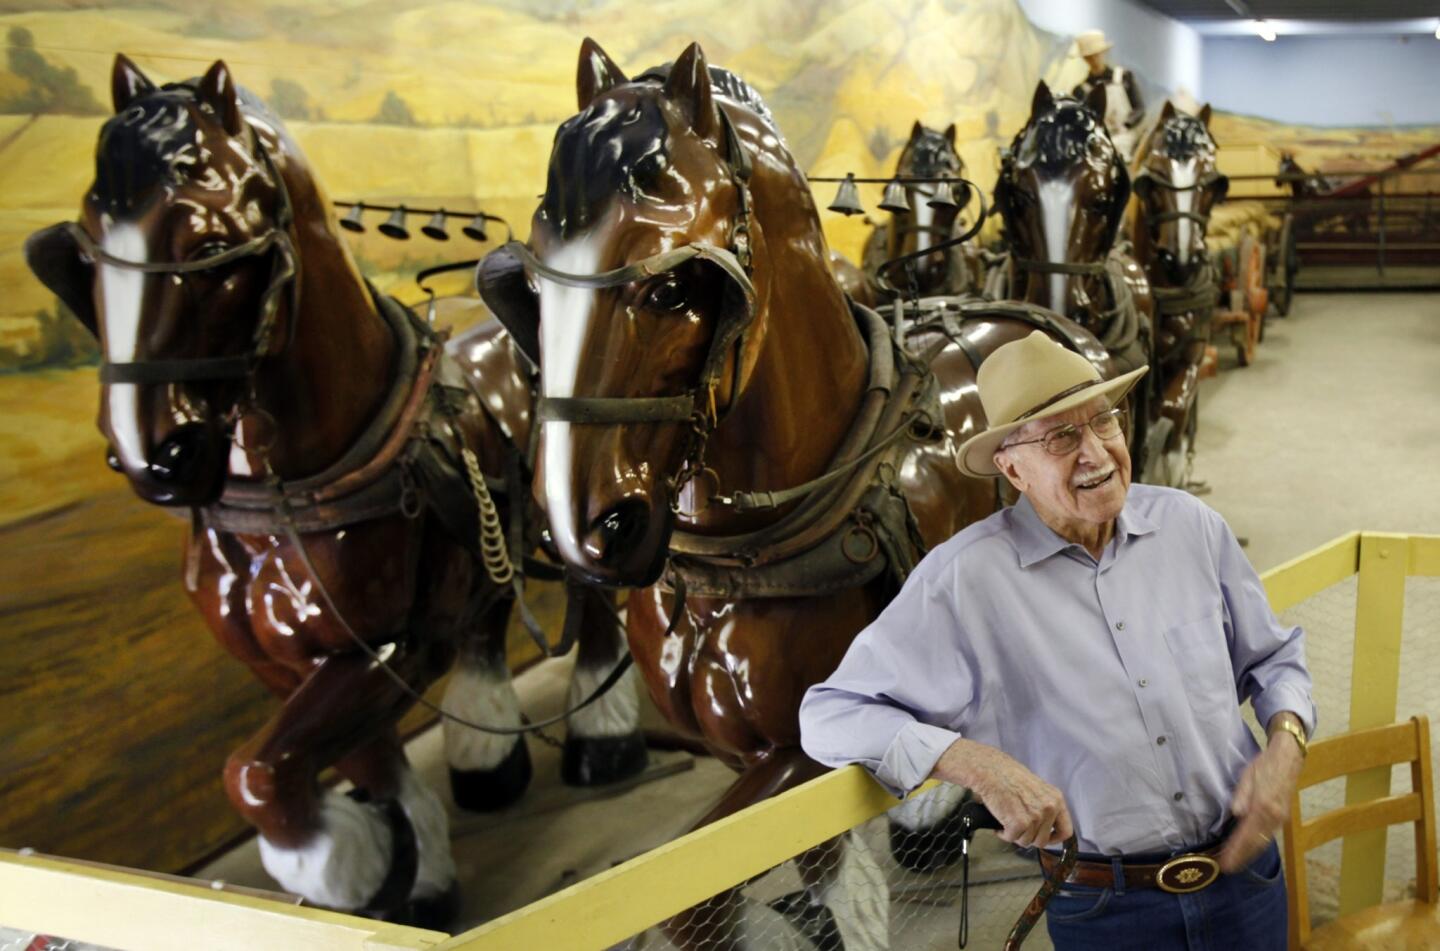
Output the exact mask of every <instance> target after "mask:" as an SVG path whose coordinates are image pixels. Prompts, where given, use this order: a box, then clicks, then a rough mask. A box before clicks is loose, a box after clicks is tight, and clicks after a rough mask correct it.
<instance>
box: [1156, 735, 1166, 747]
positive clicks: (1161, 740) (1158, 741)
mask: <svg viewBox="0 0 1440 951" xmlns="http://www.w3.org/2000/svg"><path fill="white" fill-rule="evenodd" d="M1155 745H1156V746H1164V745H1165V737H1163V736H1162V737H1158V738H1157V739H1156V740H1155Z"/></svg>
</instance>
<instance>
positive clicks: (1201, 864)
mask: <svg viewBox="0 0 1440 951" xmlns="http://www.w3.org/2000/svg"><path fill="white" fill-rule="evenodd" d="M1219 877H1220V863H1219V862H1217V861H1215V860H1214V859H1213V858H1211V857H1210V856H1208V855H1196V854H1193V853H1192V854H1189V855H1177V856H1175V858H1173V859H1171V860H1170V861H1168V862H1166V863H1165V864H1164V865H1162V866H1160V871H1159V872H1157V873H1156V874H1155V884H1156V885H1158V886H1160V888H1161V889H1163V890H1164V891H1167V892H1169V893H1170V894H1172V895H1186V894H1189V893H1190V892H1198V891H1200V889H1202V888H1205V887H1206V886H1208V885H1210V884H1211V883H1212V882H1214V881H1215V879H1217V878H1219Z"/></svg>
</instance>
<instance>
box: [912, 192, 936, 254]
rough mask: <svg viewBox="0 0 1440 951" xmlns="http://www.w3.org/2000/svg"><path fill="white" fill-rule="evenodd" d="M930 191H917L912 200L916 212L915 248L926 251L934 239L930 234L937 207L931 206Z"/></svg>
mask: <svg viewBox="0 0 1440 951" xmlns="http://www.w3.org/2000/svg"><path fill="white" fill-rule="evenodd" d="M930 195H931V193H930V192H925V191H917V192H916V193H915V201H913V202H911V205H912V207H913V209H914V214H915V250H917V251H924V250H925V249H926V248H928V247H930V244H931V242H932V241H933V240H934V239H933V238H931V236H930V225H931V224H932V223H933V222H934V221H935V209H934V208H931V207H930Z"/></svg>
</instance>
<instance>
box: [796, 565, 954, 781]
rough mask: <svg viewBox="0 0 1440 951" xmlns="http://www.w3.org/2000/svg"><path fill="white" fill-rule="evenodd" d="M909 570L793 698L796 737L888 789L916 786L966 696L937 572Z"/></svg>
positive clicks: (814, 752)
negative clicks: (797, 700) (824, 674)
mask: <svg viewBox="0 0 1440 951" xmlns="http://www.w3.org/2000/svg"><path fill="white" fill-rule="evenodd" d="M924 567H925V566H923V565H922V568H921V570H917V571H916V572H915V573H914V574H912V575H911V576H910V579H909V580H908V581H907V582H906V584H905V586H904V587H903V588H902V589H901V591H900V593H899V594H898V595H897V596H896V597H895V599H894V600H893V601H891V602H890V604H889V606H888V607H886V609H885V610H884V611H883V612H882V613H881V615H880V617H878V618H877V619H876V620H875V621H874V622H873V623H872V624H871V625H870V626H869V627H867V628H865V630H863V631H861V632H860V634H859V635H857V636H856V638H855V641H854V642H853V643H852V644H851V645H850V649H849V650H848V651H847V652H846V654H845V657H844V659H843V660H842V661H841V662H840V666H839V667H837V668H836V670H835V672H834V673H833V674H831V675H830V677H829V678H828V679H826V680H825V681H824V682H822V683H819V684H816V685H814V686H813V687H811V688H810V689H809V690H808V691H807V692H806V694H805V698H804V700H803V701H802V702H801V704H800V743H801V746H802V747H803V748H804V750H805V752H806V754H808V755H809V756H810V757H811V758H812V759H815V760H817V761H819V762H821V763H824V764H825V765H827V766H844V765H847V764H850V763H859V764H860V765H862V766H864V767H865V768H866V769H868V770H869V771H870V772H871V773H873V774H874V776H875V778H876V779H877V780H878V781H879V782H880V784H881V785H883V786H884V787H885V788H886V789H888V790H889V791H890V792H891V793H892V794H894V795H895V796H904V795H905V794H907V793H909V792H910V791H911V790H913V789H914V788H915V787H916V786H919V785H920V784H921V783H923V782H924V781H925V780H926V779H927V778H929V776H930V773H931V771H932V770H933V769H934V768H935V762H936V760H938V759H939V758H940V754H942V753H944V752H945V750H946V749H947V748H948V747H949V746H950V744H951V743H953V742H954V741H955V740H956V739H957V738H958V737H959V736H960V733H959V731H958V726H959V723H960V721H961V720H962V717H963V713H964V711H965V709H966V707H967V706H968V705H969V704H970V702H971V700H972V698H973V695H974V677H973V676H972V673H971V670H970V665H969V663H968V662H967V660H966V658H965V656H964V652H963V651H962V650H960V649H959V642H960V637H961V633H960V630H959V624H958V619H957V617H956V613H955V609H954V594H953V592H952V591H951V590H950V584H949V583H948V582H949V581H951V580H952V579H953V577H954V576H953V575H952V574H950V573H949V572H946V571H944V570H942V571H940V572H938V575H939V577H935V576H933V575H932V573H931V572H928V571H924V570H923V569H924Z"/></svg>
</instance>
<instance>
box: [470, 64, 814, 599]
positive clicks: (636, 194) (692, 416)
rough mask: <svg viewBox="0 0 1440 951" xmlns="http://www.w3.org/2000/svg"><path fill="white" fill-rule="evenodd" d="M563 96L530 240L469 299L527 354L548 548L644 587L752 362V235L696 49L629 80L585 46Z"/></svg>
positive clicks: (738, 156)
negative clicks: (568, 108)
mask: <svg viewBox="0 0 1440 951" xmlns="http://www.w3.org/2000/svg"><path fill="white" fill-rule="evenodd" d="M577 92H578V100H579V110H580V111H579V113H578V114H577V115H575V116H573V117H572V118H570V119H568V120H567V121H565V122H564V123H563V124H562V125H561V126H560V128H559V130H558V131H557V133H556V135H555V140H554V145H553V148H552V151H551V155H550V162H549V170H548V179H547V182H546V188H545V194H544V196H543V198H542V200H541V204H540V207H539V208H538V209H537V210H536V212H535V215H534V218H533V221H532V224H531V233H530V241H529V245H528V247H522V246H518V245H513V244H512V245H509V246H507V247H506V248H502V249H499V250H497V251H496V252H493V253H492V254H491V256H490V257H489V258H488V259H487V260H486V262H484V263H483V264H482V265H481V272H480V283H481V291H482V294H483V295H484V296H485V298H486V301H487V302H488V303H490V304H491V306H492V308H493V309H495V310H496V311H497V315H498V316H499V317H500V319H501V320H502V322H506V323H507V325H514V326H516V328H517V330H518V331H519V332H517V333H516V338H517V339H524V338H526V337H530V338H531V339H534V340H535V341H536V343H537V344H538V351H539V352H538V354H536V356H538V358H539V359H538V362H539V365H540V380H541V400H540V406H539V415H540V419H541V420H542V421H543V423H544V425H543V427H542V434H541V439H540V460H539V465H538V469H537V491H538V493H539V494H540V495H541V496H542V497H543V498H544V500H545V504H546V509H547V510H548V512H549V517H550V530H551V536H552V538H553V540H554V542H555V545H556V547H557V548H558V549H559V552H560V554H561V555H562V557H564V559H565V560H566V562H567V563H568V564H569V565H570V567H571V569H572V570H574V571H576V572H577V573H579V574H580V575H583V576H585V577H586V578H587V579H588V580H590V581H593V582H596V583H600V584H611V585H645V584H649V583H651V582H653V581H654V580H655V579H656V578H657V577H658V576H659V574H660V572H661V571H662V569H663V568H664V564H665V559H666V556H667V551H668V545H669V539H670V534H671V532H672V530H673V526H674V512H673V511H672V506H674V505H676V504H677V503H678V501H679V498H680V491H681V489H682V488H683V487H684V485H685V484H686V482H687V481H688V480H689V477H690V476H693V475H694V474H695V473H694V471H693V468H692V465H691V464H693V463H694V462H695V461H696V460H697V459H698V458H699V456H698V453H699V451H700V450H699V446H700V445H702V444H703V439H704V434H705V433H707V432H708V431H709V430H710V429H711V428H712V427H713V426H714V425H715V424H716V421H717V420H718V419H719V418H723V417H724V415H725V414H726V412H727V410H728V409H729V407H730V406H731V405H732V404H733V403H734V402H735V401H736V399H737V398H738V397H739V395H740V393H741V392H742V390H743V389H744V387H745V385H746V382H747V380H748V379H749V377H750V374H751V372H752V370H753V369H754V364H755V360H756V355H757V353H758V346H759V339H760V337H761V336H762V335H763V329H762V325H761V324H759V323H758V322H756V321H755V316H756V312H757V303H756V302H757V298H759V299H761V300H763V298H764V295H765V292H766V288H767V284H768V278H767V273H766V268H765V267H764V266H763V263H761V262H762V259H763V251H764V234H763V233H762V230H761V229H760V227H759V225H758V223H757V222H755V221H754V220H753V217H752V215H751V214H750V190H749V185H748V179H749V175H750V158H749V150H748V149H747V148H745V147H742V145H741V143H740V140H739V137H738V133H737V131H736V128H735V126H734V125H732V122H733V121H734V120H732V119H731V117H730V116H728V115H727V114H726V113H725V112H723V111H722V109H721V106H720V104H719V103H718V102H717V100H716V96H715V91H714V89H713V88H712V76H711V73H710V70H709V67H708V66H707V64H706V62H705V56H704V54H703V52H702V51H701V50H700V48H699V46H698V45H694V44H692V45H691V46H690V47H689V48H687V49H686V50H685V52H684V53H683V54H682V55H681V56H680V58H679V59H678V60H676V61H675V63H674V64H673V65H672V66H670V67H668V69H667V68H661V69H660V70H652V71H650V72H648V73H646V74H642V75H641V76H640V77H637V78H636V79H635V80H633V81H632V80H630V79H629V78H627V77H626V76H625V74H624V73H623V72H621V70H620V68H619V67H618V66H616V65H615V63H614V62H612V61H611V59H610V58H609V57H608V56H607V55H606V54H605V52H604V51H603V50H602V49H601V48H600V47H599V46H598V45H597V44H596V43H594V42H593V41H592V40H589V39H587V40H585V42H584V44H583V45H582V46H581V50H580V63H579V71H578V77H577ZM740 111H741V112H743V111H744V110H740ZM752 112H753V110H752ZM752 118H753V116H752ZM777 141H778V136H777ZM752 254H753V260H754V261H755V262H757V263H756V264H755V266H754V270H753V271H752V270H751V265H750V262H751V260H752ZM822 262H823V258H822ZM828 273H829V272H828V269H827V270H826V274H827V275H828ZM507 276H508V283H507V281H506V278H507ZM831 280H832V282H833V279H831ZM532 288H533V289H532ZM536 321H538V324H539V327H538V332H536V330H535V326H534V324H535V322H536ZM527 325H528V328H527Z"/></svg>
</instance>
